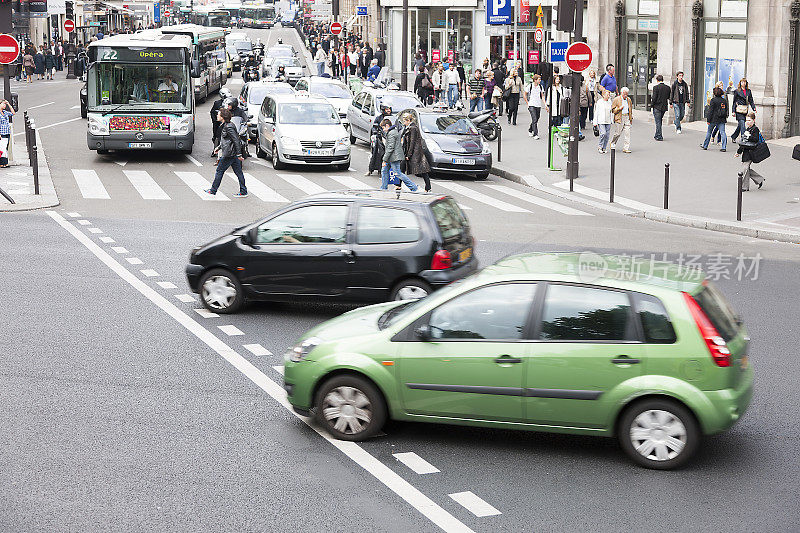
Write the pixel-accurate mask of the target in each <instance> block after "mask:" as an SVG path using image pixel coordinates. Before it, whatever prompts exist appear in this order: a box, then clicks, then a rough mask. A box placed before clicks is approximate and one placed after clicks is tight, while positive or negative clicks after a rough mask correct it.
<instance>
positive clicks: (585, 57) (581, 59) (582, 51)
mask: <svg viewBox="0 0 800 533" xmlns="http://www.w3.org/2000/svg"><path fill="white" fill-rule="evenodd" d="M566 56H567V57H566V61H567V66H568V67H569V69H570V70H571V71H573V72H583V71H584V70H586V69H587V68H589V65H591V64H592V49H591V48H589V45H588V44H586V43H572V44H571V45H569V48H567V54H566Z"/></svg>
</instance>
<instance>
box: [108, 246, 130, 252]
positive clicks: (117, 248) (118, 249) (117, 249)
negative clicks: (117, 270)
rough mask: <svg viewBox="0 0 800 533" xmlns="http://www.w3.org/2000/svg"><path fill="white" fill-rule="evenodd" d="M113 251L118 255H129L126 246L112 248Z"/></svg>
mask: <svg viewBox="0 0 800 533" xmlns="http://www.w3.org/2000/svg"><path fill="white" fill-rule="evenodd" d="M111 249H112V250H114V251H115V252H117V253H118V254H127V253H128V249H127V248H125V247H124V246H112V247H111Z"/></svg>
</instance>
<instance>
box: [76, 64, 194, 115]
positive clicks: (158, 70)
mask: <svg viewBox="0 0 800 533" xmlns="http://www.w3.org/2000/svg"><path fill="white" fill-rule="evenodd" d="M87 89H88V93H87V96H88V108H89V109H90V110H94V111H111V110H117V109H119V110H121V111H134V110H138V111H151V110H155V109H158V110H164V111H175V112H188V111H191V109H192V108H191V102H192V100H191V93H192V85H191V81H190V78H189V72H188V68H187V66H186V65H165V64H161V65H159V64H152V63H148V64H146V65H142V64H141V63H103V62H98V63H96V64H95V65H94V68H91V69H90V70H89V79H88V82H87Z"/></svg>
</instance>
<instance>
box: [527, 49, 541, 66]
mask: <svg viewBox="0 0 800 533" xmlns="http://www.w3.org/2000/svg"><path fill="white" fill-rule="evenodd" d="M528 64H529V65H538V64H539V50H528Z"/></svg>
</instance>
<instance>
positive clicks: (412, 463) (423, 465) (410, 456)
mask: <svg viewBox="0 0 800 533" xmlns="http://www.w3.org/2000/svg"><path fill="white" fill-rule="evenodd" d="M392 455H393V456H394V458H395V459H397V460H398V461H400V462H401V463H403V464H404V465H406V466H407V467H409V468H410V469H411V470H413V471H414V472H416V473H417V474H435V473H436V472H439V471H440V470H439V469H438V468H436V467H435V466H433V465H432V464H430V463H429V462H428V461H426V460H425V459H423V458H422V457H420V456H419V455H417V454H416V453H414V452H404V453H393V454H392Z"/></svg>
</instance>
